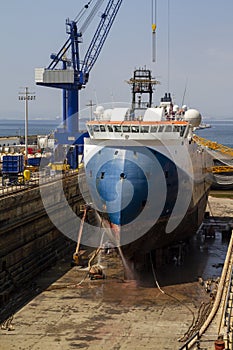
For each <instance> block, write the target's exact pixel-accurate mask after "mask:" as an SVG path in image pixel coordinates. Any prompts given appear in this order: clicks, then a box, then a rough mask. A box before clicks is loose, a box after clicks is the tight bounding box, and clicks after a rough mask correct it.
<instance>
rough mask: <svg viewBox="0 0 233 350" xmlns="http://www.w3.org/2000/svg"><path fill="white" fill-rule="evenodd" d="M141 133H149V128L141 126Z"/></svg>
mask: <svg viewBox="0 0 233 350" xmlns="http://www.w3.org/2000/svg"><path fill="white" fill-rule="evenodd" d="M141 132H142V133H146V132H149V126H142V127H141Z"/></svg>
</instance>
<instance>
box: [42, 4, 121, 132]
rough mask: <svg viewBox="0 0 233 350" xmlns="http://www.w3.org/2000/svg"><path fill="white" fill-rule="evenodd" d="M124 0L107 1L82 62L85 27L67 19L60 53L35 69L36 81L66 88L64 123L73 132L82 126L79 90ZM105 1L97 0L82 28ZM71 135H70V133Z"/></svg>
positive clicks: (86, 79)
mask: <svg viewBox="0 0 233 350" xmlns="http://www.w3.org/2000/svg"><path fill="white" fill-rule="evenodd" d="M122 1H123V0H108V1H107V6H106V8H105V10H104V12H103V13H102V15H101V19H100V22H99V24H98V26H97V30H96V32H95V34H94V37H93V39H92V40H91V43H90V45H89V48H88V50H87V52H86V55H85V57H84V60H83V61H82V64H80V62H81V60H80V55H79V44H80V43H81V42H82V31H80V30H78V28H77V22H78V20H76V21H70V20H67V21H66V26H67V34H69V38H68V39H67V40H66V42H65V44H64V45H63V46H62V48H61V49H60V50H59V52H58V53H57V54H53V55H51V59H52V61H51V63H50V64H49V66H48V68H36V70H35V76H36V79H35V80H36V84H37V85H43V86H48V87H54V88H59V89H63V123H64V127H65V128H66V131H67V132H68V133H69V134H70V135H71V134H74V133H77V132H78V128H79V127H78V113H79V90H81V89H82V88H84V87H85V85H86V83H87V82H88V79H89V73H90V71H91V69H92V67H93V65H94V64H95V62H96V60H97V58H98V56H99V54H100V52H101V49H102V47H103V44H104V42H105V40H106V38H107V36H108V33H109V30H110V28H111V26H112V24H113V22H114V20H115V17H116V15H117V13H118V10H119V8H120V6H121V4H122ZM91 2H92V1H89V2H88V4H86V5H85V6H84V9H83V10H82V12H81V15H83V11H85V10H86V9H88V7H89V5H90V4H91ZM102 2H103V0H98V1H97V2H96V4H95V6H94V8H93V9H92V11H91V13H90V15H89V16H88V17H87V19H86V21H85V22H84V24H83V26H80V28H81V29H82V30H84V29H85V28H86V27H87V26H88V25H89V23H90V21H91V19H92V18H93V16H94V14H95V13H96V12H97V10H98V9H99V7H100V5H101V4H102ZM81 15H80V16H79V18H80V17H81ZM68 50H70V52H71V58H70V59H68V58H67V55H66V54H67V52H68ZM59 63H62V69H58V68H57V65H58V64H59ZM71 136H72V135H71ZM69 138H70V139H71V137H69ZM67 139H68V137H67ZM72 139H73V137H72Z"/></svg>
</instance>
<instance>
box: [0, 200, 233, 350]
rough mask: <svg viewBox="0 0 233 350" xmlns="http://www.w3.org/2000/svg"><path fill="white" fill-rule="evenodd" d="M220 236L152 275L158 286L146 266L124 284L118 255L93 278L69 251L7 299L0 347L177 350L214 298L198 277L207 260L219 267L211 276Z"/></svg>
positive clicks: (219, 260) (4, 349)
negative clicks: (6, 320)
mask: <svg viewBox="0 0 233 350" xmlns="http://www.w3.org/2000/svg"><path fill="white" fill-rule="evenodd" d="M220 202H221V203H220ZM220 202H219V200H216V201H215V200H211V209H212V211H213V215H215V214H217V215H220V211H219V212H218V213H216V212H214V210H217V209H218V210H219V208H220V206H221V205H222V206H223V208H224V209H223V210H225V211H227V215H228V216H232V213H233V210H230V211H229V205H228V201H227V205H225V203H226V202H224V201H220ZM215 203H216V209H215ZM231 203H232V205H233V201H232V202H231ZM231 209H232V208H231ZM223 216H224V215H223ZM220 242H221V238H220V237H218V236H217V238H216V239H215V243H214V242H213V241H211V242H210V243H209V247H210V249H209V253H208V250H206V252H203V251H202V252H200V251H199V252H198V253H197V252H196V253H195V254H194V255H193V254H187V257H186V260H185V262H184V265H183V266H179V267H177V266H175V265H174V264H173V265H168V266H165V267H163V268H162V269H161V271H159V272H158V276H157V277H158V281H159V283H161V285H160V286H161V290H160V288H158V287H157V286H156V285H155V280H154V278H153V275H152V273H151V272H147V274H145V276H146V280H144V282H143V283H142V282H136V281H129V282H125V281H124V276H123V269H122V263H121V259H120V258H119V256H118V255H116V254H112V255H102V259H101V265H103V266H104V272H105V274H106V279H104V280H90V279H89V278H88V277H87V271H85V270H80V269H79V268H78V267H73V268H70V261H71V259H70V258H71V256H72V255H70V256H68V257H67V258H66V259H64V260H62V261H60V262H59V263H58V264H56V265H55V266H53V267H52V268H51V269H49V270H48V271H46V272H45V273H44V274H43V275H40V276H39V277H38V278H36V279H35V280H33V281H32V284H31V285H30V286H25V289H23V290H21V291H19V294H18V295H16V296H14V298H13V299H12V300H11V302H10V303H9V306H10V307H11V310H9V309H8V311H7V312H8V314H9V312H11V313H12V314H13V319H12V321H11V322H9V324H8V325H10V326H9V327H8V328H9V329H10V330H7V329H0V349H1V350H9V349H16V350H47V349H49V350H53V349H56V350H57V349H62V350H68V349H69V350H70V349H96V350H100V349H104V350H105V349H106V350H107V349H114V350H120V349H121V350H124V349H125V350H126V349H127V350H130V349H132V350H133V349H140V350H141V349H153V350H157V349H158V350H168V349H169V350H170V349H173V350H176V349H177V350H178V349H179V348H180V347H181V346H182V344H183V343H182V342H180V341H179V339H180V338H182V337H183V336H184V335H185V334H186V332H187V331H188V330H189V328H190V327H191V326H192V325H193V324H194V322H195V320H196V319H197V316H198V314H199V311H200V308H201V307H202V306H203V304H205V305H207V306H208V304H210V303H211V298H210V294H208V293H206V291H205V289H204V287H203V286H202V285H201V284H200V283H198V281H197V278H198V276H200V275H201V274H202V272H203V271H208V273H209V271H212V270H213V268H212V270H211V269H208V267H207V268H206V266H205V267H204V265H205V264H208V263H209V264H210V265H211V266H213V265H216V266H217V267H215V268H214V269H215V270H214V274H216V275H220V273H221V269H220V268H218V263H220V265H221V263H222V261H223V260H224V251H225V250H220V251H219V253H218V254H216V249H215V246H214V244H216V245H220ZM226 246H227V243H226ZM224 247H225V246H224ZM224 249H225V248H224ZM72 253H73V252H72ZM208 254H210V256H209V257H210V258H209V260H208V257H207V255H208ZM166 277H167V278H166ZM169 281H170V282H169ZM4 312H5V310H1V313H2V315H4ZM3 328H4V327H3ZM216 335H217V333H216ZM213 348H214V344H213Z"/></svg>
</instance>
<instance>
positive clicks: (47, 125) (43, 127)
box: [0, 119, 59, 137]
mask: <svg viewBox="0 0 233 350" xmlns="http://www.w3.org/2000/svg"><path fill="white" fill-rule="evenodd" d="M24 126H25V122H24V120H17V119H16V120H13V119H8V120H7V119H5V120H3V119H0V137H4V136H24V134H25V127H24ZM58 126H59V122H58V121H56V120H30V121H29V122H28V134H29V135H48V134H50V133H51V132H53V131H54V130H55V129H56V128H57V127H58Z"/></svg>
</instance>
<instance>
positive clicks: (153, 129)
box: [150, 125, 158, 132]
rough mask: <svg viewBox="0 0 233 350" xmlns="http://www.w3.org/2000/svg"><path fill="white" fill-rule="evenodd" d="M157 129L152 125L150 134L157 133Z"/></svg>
mask: <svg viewBox="0 0 233 350" xmlns="http://www.w3.org/2000/svg"><path fill="white" fill-rule="evenodd" d="M157 129H158V127H157V125H156V126H155V125H152V126H151V129H150V131H151V132H157Z"/></svg>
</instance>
